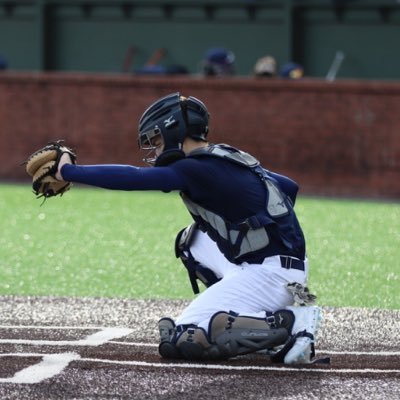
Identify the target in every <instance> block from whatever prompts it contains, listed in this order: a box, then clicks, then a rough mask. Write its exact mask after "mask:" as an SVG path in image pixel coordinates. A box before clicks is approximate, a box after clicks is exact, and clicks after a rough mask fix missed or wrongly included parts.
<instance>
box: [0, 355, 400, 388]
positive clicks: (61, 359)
mask: <svg viewBox="0 0 400 400" xmlns="http://www.w3.org/2000/svg"><path fill="white" fill-rule="evenodd" d="M50 356H54V357H52V358H50ZM0 357H43V361H42V363H41V364H42V366H41V368H42V369H43V371H41V376H44V370H45V369H46V368H47V370H49V371H51V364H52V363H53V365H55V366H56V367H57V371H55V369H56V368H54V373H53V374H52V375H51V376H54V375H56V374H57V373H60V372H61V371H62V369H64V368H65V367H66V366H67V365H68V364H69V363H70V362H71V361H77V362H90V363H101V364H113V365H122V366H131V367H152V368H161V369H162V368H166V369H168V368H172V369H173V368H180V369H203V370H220V371H274V372H306V373H315V372H318V373H320V372H321V373H333V374H348V373H353V374H387V373H391V374H400V370H399V369H376V368H365V369H356V368H343V369H342V368H314V367H308V368H300V367H299V368H292V367H286V366H282V367H272V366H259V365H220V364H191V363H185V364H184V363H155V362H146V361H124V360H108V359H102V358H82V357H80V356H79V355H78V354H76V353H63V354H41V353H3V354H0ZM62 365H64V366H63V368H60V366H62ZM38 366H39V364H35V365H33V366H31V367H28V368H25V370H21V371H19V373H20V376H19V377H18V379H17V378H16V375H17V374H18V373H17V374H16V375H15V376H14V377H13V378H3V379H0V383H1V382H14V383H37V382H36V381H35V382H31V381H29V382H28V380H29V379H31V380H33V379H34V377H33V376H32V375H33V372H35V370H34V367H38ZM37 369H38V368H37ZM23 371H25V373H24V374H22V372H23ZM51 376H50V374H48V376H46V377H47V378H48V377H51ZM22 378H23V379H22ZM43 379H45V378H43ZM43 379H42V380H43ZM17 380H18V382H16V381H17ZM22 380H24V382H22Z"/></svg>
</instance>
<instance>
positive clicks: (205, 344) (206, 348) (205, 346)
mask: <svg viewBox="0 0 400 400" xmlns="http://www.w3.org/2000/svg"><path fill="white" fill-rule="evenodd" d="M176 346H177V348H178V350H179V352H180V353H181V355H182V357H183V358H185V359H186V360H192V361H193V360H209V359H218V358H219V352H218V348H217V347H216V346H215V345H213V344H212V343H211V342H210V340H209V338H208V335H207V332H206V331H205V330H204V329H202V328H198V327H192V328H188V329H187V330H186V331H184V332H183V333H182V334H181V335H180V336H179V338H178V340H177V342H176Z"/></svg>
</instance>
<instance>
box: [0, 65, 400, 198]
mask: <svg viewBox="0 0 400 400" xmlns="http://www.w3.org/2000/svg"><path fill="white" fill-rule="evenodd" d="M174 91H181V92H182V93H183V94H186V95H188V94H190V95H194V96H196V97H199V98H200V99H202V100H203V101H205V102H206V104H207V106H208V108H209V111H210V113H211V124H210V140H211V141H213V142H228V143H230V144H232V145H234V146H238V147H240V148H242V149H243V150H246V151H248V152H251V153H252V154H254V155H255V156H257V157H258V158H259V159H260V160H261V161H263V163H264V165H265V166H266V167H267V168H270V169H272V170H275V171H277V172H281V173H284V174H288V175H290V176H291V177H293V178H294V179H296V180H297V181H298V182H299V183H300V185H301V187H302V193H307V194H317V195H334V196H361V197H377V198H400V113H399V111H398V110H399V108H400V83H395V82H374V81H337V82H334V83H327V82H325V81H321V80H302V81H295V82H293V81H284V80H257V79H253V78H232V79H208V80H204V79H201V78H179V77H171V78H163V77H133V76H132V77H131V76H123V75H85V74H61V73H52V74H37V73H35V74H31V73H13V72H6V73H2V74H0V157H1V160H2V161H1V165H0V179H1V180H2V181H16V180H17V181H18V180H21V181H26V179H27V177H26V175H25V173H24V169H23V167H20V166H19V164H20V163H21V161H23V160H24V159H25V158H26V156H27V155H28V154H30V153H31V152H32V151H34V150H36V149H37V148H38V147H41V146H42V145H43V144H45V143H47V142H48V141H50V140H54V139H58V138H64V139H66V141H67V143H68V144H69V145H71V146H72V147H74V148H75V149H76V150H77V152H78V156H79V158H78V161H79V163H82V164H89V163H129V164H134V165H143V163H142V161H141V154H139V151H138V148H137V143H136V138H137V136H136V129H137V121H138V119H139V118H140V116H141V114H142V112H143V111H144V110H145V109H146V107H147V106H148V105H149V104H150V103H152V102H153V101H154V100H155V99H157V98H158V97H160V96H163V95H165V94H168V93H171V92H174Z"/></svg>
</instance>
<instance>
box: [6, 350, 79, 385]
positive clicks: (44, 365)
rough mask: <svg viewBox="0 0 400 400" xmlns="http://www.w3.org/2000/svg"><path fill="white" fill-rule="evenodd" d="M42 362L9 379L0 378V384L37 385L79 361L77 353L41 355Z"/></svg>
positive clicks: (22, 370)
mask: <svg viewBox="0 0 400 400" xmlns="http://www.w3.org/2000/svg"><path fill="white" fill-rule="evenodd" d="M40 356H41V357H42V361H41V362H39V363H37V364H33V365H31V366H29V367H27V368H24V369H21V370H20V371H18V372H16V373H15V374H14V376H12V377H11V378H0V383H27V384H33V383H39V382H41V381H43V380H45V379H48V378H52V377H53V376H55V375H58V374H59V373H61V372H62V371H63V370H64V368H66V367H67V366H68V364H69V363H70V362H71V361H75V360H79V358H80V355H79V354H77V353H61V354H44V355H43V354H41V355H40Z"/></svg>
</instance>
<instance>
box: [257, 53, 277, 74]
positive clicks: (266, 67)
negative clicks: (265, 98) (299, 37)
mask: <svg viewBox="0 0 400 400" xmlns="http://www.w3.org/2000/svg"><path fill="white" fill-rule="evenodd" d="M276 73H277V70H276V60H275V58H274V57H272V56H265V57H261V58H260V59H258V60H257V62H256V64H255V65H254V75H255V76H260V77H274V76H276Z"/></svg>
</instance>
